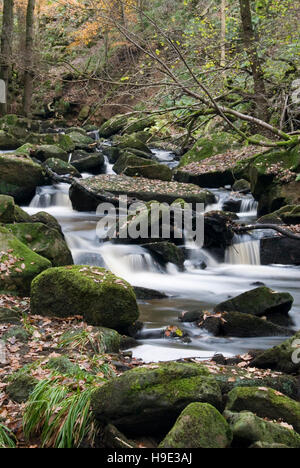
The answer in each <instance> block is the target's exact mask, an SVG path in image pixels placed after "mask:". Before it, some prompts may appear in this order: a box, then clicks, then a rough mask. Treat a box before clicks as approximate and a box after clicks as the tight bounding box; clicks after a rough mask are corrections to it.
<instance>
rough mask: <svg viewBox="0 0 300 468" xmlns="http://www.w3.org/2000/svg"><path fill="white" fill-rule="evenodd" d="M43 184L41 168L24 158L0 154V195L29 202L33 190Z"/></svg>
mask: <svg viewBox="0 0 300 468" xmlns="http://www.w3.org/2000/svg"><path fill="white" fill-rule="evenodd" d="M44 182H45V174H44V173H43V168H42V167H41V166H40V165H39V164H37V163H35V162H34V161H32V159H31V158H29V157H26V156H17V155H15V154H13V153H11V154H0V193H1V194H3V195H10V196H12V197H14V198H15V201H16V202H17V203H18V202H22V203H24V202H26V201H27V200H30V199H31V198H32V197H33V195H34V193H35V189H36V187H37V186H39V185H43V183H44Z"/></svg>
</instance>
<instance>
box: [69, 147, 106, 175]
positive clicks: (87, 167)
mask: <svg viewBox="0 0 300 468" xmlns="http://www.w3.org/2000/svg"><path fill="white" fill-rule="evenodd" d="M70 163H71V164H72V166H74V167H75V168H76V169H77V170H78V171H79V172H91V173H92V174H94V173H96V174H99V172H101V170H102V169H103V167H104V163H105V160H104V156H103V154H102V153H99V152H96V153H88V152H86V151H84V150H75V151H74V152H73V153H72V156H71V158H70Z"/></svg>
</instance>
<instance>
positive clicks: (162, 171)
mask: <svg viewBox="0 0 300 468" xmlns="http://www.w3.org/2000/svg"><path fill="white" fill-rule="evenodd" d="M113 170H114V171H115V172H116V173H117V174H125V175H127V176H130V177H135V176H140V177H146V178H147V179H159V180H166V181H170V180H171V179H172V175H173V174H172V171H171V169H170V168H169V167H167V166H165V165H163V164H159V163H157V162H155V161H151V160H149V159H145V158H140V157H138V156H135V155H133V154H130V153H124V154H123V155H122V156H121V157H120V158H119V159H118V161H117V162H116V164H115V165H114V166H113Z"/></svg>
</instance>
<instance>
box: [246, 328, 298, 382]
mask: <svg viewBox="0 0 300 468" xmlns="http://www.w3.org/2000/svg"><path fill="white" fill-rule="evenodd" d="M299 348H300V332H297V333H296V334H295V335H293V336H292V337H291V338H289V339H287V340H286V341H284V342H283V343H281V344H280V345H278V346H274V347H273V348H270V349H267V350H265V351H262V352H261V353H260V354H259V355H258V356H256V358H255V359H254V361H253V365H254V366H256V367H259V368H262V369H274V370H276V371H280V372H286V373H288V374H299V373H300V349H299Z"/></svg>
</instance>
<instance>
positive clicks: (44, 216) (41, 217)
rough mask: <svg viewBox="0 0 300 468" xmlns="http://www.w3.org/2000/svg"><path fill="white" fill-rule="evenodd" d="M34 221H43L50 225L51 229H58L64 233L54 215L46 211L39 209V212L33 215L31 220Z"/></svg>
mask: <svg viewBox="0 0 300 468" xmlns="http://www.w3.org/2000/svg"><path fill="white" fill-rule="evenodd" d="M26 222H32V223H42V224H45V225H46V226H48V227H49V228H51V229H56V230H57V231H58V232H60V233H61V234H62V230H61V226H60V224H59V222H58V221H57V219H56V218H54V216H52V215H50V214H49V213H47V212H46V211H39V212H38V213H36V214H34V215H32V216H31V217H30V219H29V221H26Z"/></svg>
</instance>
